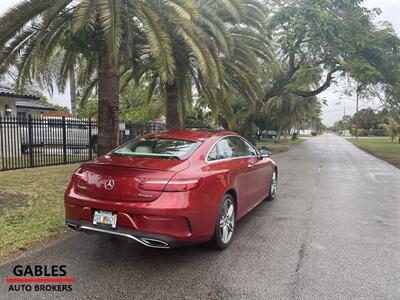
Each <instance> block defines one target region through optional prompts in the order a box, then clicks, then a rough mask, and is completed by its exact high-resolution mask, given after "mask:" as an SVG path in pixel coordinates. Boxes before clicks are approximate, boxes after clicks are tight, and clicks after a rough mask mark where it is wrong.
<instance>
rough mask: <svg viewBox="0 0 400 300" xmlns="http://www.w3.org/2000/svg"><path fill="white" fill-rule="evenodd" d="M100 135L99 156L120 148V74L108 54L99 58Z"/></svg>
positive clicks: (115, 62) (116, 62)
mask: <svg viewBox="0 0 400 300" xmlns="http://www.w3.org/2000/svg"><path fill="white" fill-rule="evenodd" d="M98 86H99V87H98V89H99V90H98V96H99V119H98V127H99V135H98V142H97V154H98V155H104V154H106V153H108V152H110V151H111V150H113V149H114V148H116V147H117V146H118V133H119V132H118V131H119V74H118V61H117V60H115V61H111V60H110V59H109V56H108V55H107V54H102V55H100V56H99V81H98Z"/></svg>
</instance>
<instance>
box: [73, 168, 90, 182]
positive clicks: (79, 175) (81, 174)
mask: <svg viewBox="0 0 400 300" xmlns="http://www.w3.org/2000/svg"><path fill="white" fill-rule="evenodd" d="M72 180H73V181H74V182H75V183H87V182H88V177H87V174H86V172H85V170H84V169H83V168H82V167H80V168H79V169H78V170H77V171H76V172H75V173H74V175H72Z"/></svg>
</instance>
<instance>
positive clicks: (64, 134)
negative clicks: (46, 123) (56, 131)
mask: <svg viewBox="0 0 400 300" xmlns="http://www.w3.org/2000/svg"><path fill="white" fill-rule="evenodd" d="M62 139H63V162H64V164H66V163H67V126H66V124H65V117H62Z"/></svg>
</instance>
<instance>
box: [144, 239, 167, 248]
mask: <svg viewBox="0 0 400 300" xmlns="http://www.w3.org/2000/svg"><path fill="white" fill-rule="evenodd" d="M140 240H141V241H142V242H143V243H145V244H146V246H150V247H154V248H170V247H169V245H168V243H166V242H164V241H160V240H156V239H150V238H141V239H140Z"/></svg>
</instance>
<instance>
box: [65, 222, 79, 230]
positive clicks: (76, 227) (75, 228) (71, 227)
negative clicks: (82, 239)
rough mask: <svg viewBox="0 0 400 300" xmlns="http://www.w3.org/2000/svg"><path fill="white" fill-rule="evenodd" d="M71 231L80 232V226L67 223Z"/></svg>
mask: <svg viewBox="0 0 400 300" xmlns="http://www.w3.org/2000/svg"><path fill="white" fill-rule="evenodd" d="M65 225H66V226H67V227H68V228H69V229H71V230H73V231H77V230H78V226H77V225H75V224H71V223H66V224H65Z"/></svg>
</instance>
